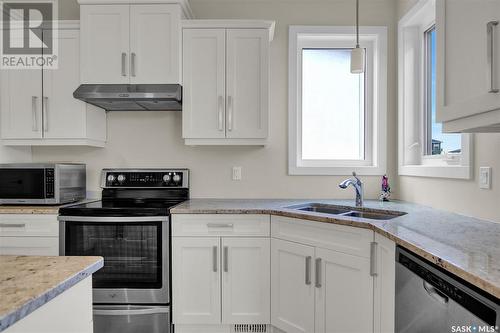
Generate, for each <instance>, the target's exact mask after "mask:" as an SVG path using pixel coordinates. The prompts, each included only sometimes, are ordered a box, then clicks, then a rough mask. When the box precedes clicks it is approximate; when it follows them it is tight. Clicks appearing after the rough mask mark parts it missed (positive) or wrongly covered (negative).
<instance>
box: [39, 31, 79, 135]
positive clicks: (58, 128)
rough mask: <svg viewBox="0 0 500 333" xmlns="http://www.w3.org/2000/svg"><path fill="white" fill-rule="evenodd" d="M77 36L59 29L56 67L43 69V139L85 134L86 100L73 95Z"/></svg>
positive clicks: (77, 45)
mask: <svg viewBox="0 0 500 333" xmlns="http://www.w3.org/2000/svg"><path fill="white" fill-rule="evenodd" d="M44 33H45V32H44ZM79 37H80V33H79V31H78V30H59V32H58V42H59V61H58V68H57V69H45V70H44V71H43V94H44V96H43V103H42V108H43V130H44V134H43V137H44V138H50V139H69V138H84V137H85V136H86V134H85V127H86V117H85V112H86V108H85V103H84V102H82V101H80V100H77V99H75V98H73V91H75V89H76V88H78V86H79V84H80V52H79V50H80V38H79Z"/></svg>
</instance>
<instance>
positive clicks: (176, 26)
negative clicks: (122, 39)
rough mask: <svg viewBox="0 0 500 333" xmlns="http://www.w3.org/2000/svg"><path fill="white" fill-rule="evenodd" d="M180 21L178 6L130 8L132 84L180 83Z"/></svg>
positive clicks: (140, 6)
mask: <svg viewBox="0 0 500 333" xmlns="http://www.w3.org/2000/svg"><path fill="white" fill-rule="evenodd" d="M180 19H181V9H180V7H179V6H177V5H168V4H158V5H134V6H131V7H130V83H137V84H154V83H179V82H180V73H181V69H180V63H179V58H180V47H181V44H180V40H181V36H180V34H181V32H180Z"/></svg>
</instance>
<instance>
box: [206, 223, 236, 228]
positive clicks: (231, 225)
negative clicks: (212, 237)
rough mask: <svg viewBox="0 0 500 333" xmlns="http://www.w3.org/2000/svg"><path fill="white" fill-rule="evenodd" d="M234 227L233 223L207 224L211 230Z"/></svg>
mask: <svg viewBox="0 0 500 333" xmlns="http://www.w3.org/2000/svg"><path fill="white" fill-rule="evenodd" d="M233 226H234V225H233V224H232V223H207V227H209V228H232V227H233Z"/></svg>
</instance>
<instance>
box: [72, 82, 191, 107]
mask: <svg viewBox="0 0 500 333" xmlns="http://www.w3.org/2000/svg"><path fill="white" fill-rule="evenodd" d="M73 97H75V98H77V99H79V100H82V101H84V102H87V103H89V104H92V105H95V106H97V107H100V108H103V109H104V110H107V111H181V110H182V103H181V102H182V87H181V86H180V85H179V84H82V85H81V86H79V87H78V88H77V89H76V90H75V92H74V93H73Z"/></svg>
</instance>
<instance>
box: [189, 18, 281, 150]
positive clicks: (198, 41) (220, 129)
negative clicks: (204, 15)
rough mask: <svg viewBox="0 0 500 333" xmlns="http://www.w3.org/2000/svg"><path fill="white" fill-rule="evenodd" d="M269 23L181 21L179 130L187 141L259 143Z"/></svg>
mask: <svg viewBox="0 0 500 333" xmlns="http://www.w3.org/2000/svg"><path fill="white" fill-rule="evenodd" d="M273 29H274V22H269V21H239V20H233V21H223V20H214V21H211V20H203V21H197V20H188V21H184V22H183V39H182V44H183V55H182V57H183V59H182V63H183V71H182V75H183V95H184V100H183V119H182V120H183V132H182V136H183V138H184V139H185V142H186V144H188V145H264V144H265V143H266V139H267V137H268V126H269V125H268V123H269V43H270V41H271V40H272V36H273V31H274V30H273Z"/></svg>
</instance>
